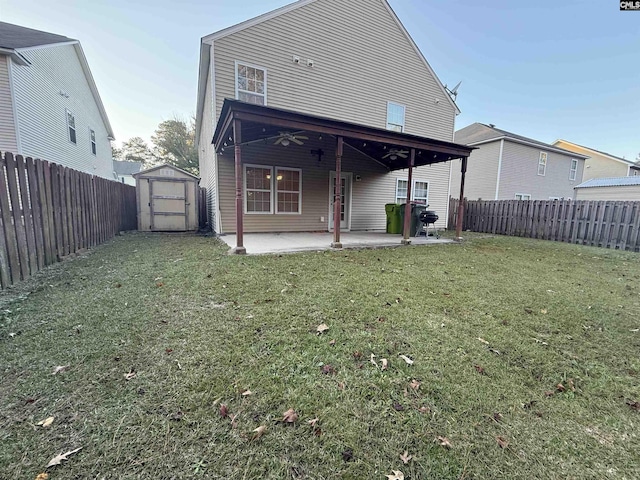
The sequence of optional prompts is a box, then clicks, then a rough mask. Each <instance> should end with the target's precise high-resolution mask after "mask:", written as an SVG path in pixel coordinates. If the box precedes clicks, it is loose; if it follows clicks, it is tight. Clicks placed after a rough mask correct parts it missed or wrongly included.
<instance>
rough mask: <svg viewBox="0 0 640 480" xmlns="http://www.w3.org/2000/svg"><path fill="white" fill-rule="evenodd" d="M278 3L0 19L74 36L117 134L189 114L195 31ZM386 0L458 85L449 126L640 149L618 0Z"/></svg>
mask: <svg viewBox="0 0 640 480" xmlns="http://www.w3.org/2000/svg"><path fill="white" fill-rule="evenodd" d="M345 1H348V0H345ZM287 3H290V2H288V1H287V0H260V1H257V0H244V1H243V2H238V1H237V0H210V1H204V0H186V1H174V0H153V1H151V0H127V1H125V0H110V1H106V0H90V1H86V0H84V1H80V0H0V20H2V21H5V22H10V23H17V24H19V25H24V26H28V27H31V28H36V29H40V30H45V31H49V32H53V33H58V34H62V35H66V36H68V37H72V38H77V39H79V40H80V41H81V43H82V46H83V48H84V50H85V53H86V55H87V57H88V59H89V64H90V66H91V69H92V72H93V75H94V77H95V79H96V82H97V84H98V89H99V90H100V94H101V96H102V99H103V101H104V103H105V106H106V109H107V113H108V115H109V118H110V120H111V123H112V125H113V127H114V130H115V134H116V137H117V140H118V142H121V141H123V140H126V139H127V138H129V137H132V136H141V137H143V138H146V139H148V138H149V137H150V136H151V134H152V133H153V131H154V129H155V127H156V126H157V125H158V123H160V122H161V121H162V120H165V119H168V118H172V117H173V116H174V115H178V116H182V117H187V116H188V115H191V114H193V113H194V111H195V103H196V88H197V74H198V52H199V44H200V38H201V37H202V36H204V35H207V34H209V33H212V32H214V31H216V30H219V29H221V28H225V27H227V26H230V25H233V24H235V23H238V22H240V21H243V20H246V19H248V18H251V17H253V16H256V15H259V14H261V13H264V12H266V11H269V10H272V9H274V8H277V7H280V6H282V5H286V4H287ZM390 3H391V5H392V7H393V8H394V9H395V10H396V13H397V14H398V16H399V17H400V19H401V20H402V21H403V23H404V24H405V26H406V27H407V30H408V31H409V33H410V34H411V35H412V36H413V38H414V40H415V41H416V43H417V44H418V46H419V47H420V49H421V50H422V52H423V53H424V54H425V56H426V57H427V59H428V61H429V62H430V63H431V66H432V67H433V68H434V70H435V71H436V73H437V74H438V76H439V77H440V79H441V80H442V82H443V83H447V84H448V85H449V86H453V85H455V84H456V83H458V82H459V81H460V80H462V81H463V83H462V87H461V88H460V91H459V96H458V105H459V107H460V109H461V110H462V114H461V115H460V116H459V117H458V119H457V122H456V127H457V128H461V127H463V126H466V125H468V124H470V123H473V122H476V121H478V122H483V123H494V124H496V126H498V127H499V128H502V129H504V130H509V131H512V132H514V133H518V134H521V135H525V136H529V137H533V138H536V139H538V140H541V141H546V142H553V141H554V140H556V139H557V138H565V139H567V140H569V141H572V142H575V143H580V144H584V145H588V146H591V147H593V148H596V149H599V150H604V151H607V152H609V153H612V154H614V155H618V156H626V158H628V159H635V158H636V156H637V155H638V153H640V12H620V10H619V2H618V1H617V0H563V1H558V0H538V1H529V0H520V1H515V0H483V1H478V0H420V1H416V0H390Z"/></svg>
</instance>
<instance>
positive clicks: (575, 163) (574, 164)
mask: <svg viewBox="0 0 640 480" xmlns="http://www.w3.org/2000/svg"><path fill="white" fill-rule="evenodd" d="M577 175H578V160H576V159H574V158H572V159H571V170H569V180H575V179H576V176H577Z"/></svg>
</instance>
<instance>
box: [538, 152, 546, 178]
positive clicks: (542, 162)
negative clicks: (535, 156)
mask: <svg viewBox="0 0 640 480" xmlns="http://www.w3.org/2000/svg"><path fill="white" fill-rule="evenodd" d="M546 174H547V152H540V159H539V160H538V175H541V176H543V177H544V176H545V175H546Z"/></svg>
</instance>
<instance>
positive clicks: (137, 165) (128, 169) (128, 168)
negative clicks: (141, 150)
mask: <svg viewBox="0 0 640 480" xmlns="http://www.w3.org/2000/svg"><path fill="white" fill-rule="evenodd" d="M113 170H114V171H115V172H116V173H117V174H118V175H133V174H134V173H138V172H139V171H140V170H142V162H120V161H118V160H114V161H113Z"/></svg>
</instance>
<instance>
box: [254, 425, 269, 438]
mask: <svg viewBox="0 0 640 480" xmlns="http://www.w3.org/2000/svg"><path fill="white" fill-rule="evenodd" d="M266 431H267V426H266V425H260V426H259V427H258V428H256V429H255V430H253V432H252V433H253V437H252V438H251V439H252V440H257V439H259V438H260V437H261V436H262V435H264V432H266Z"/></svg>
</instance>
